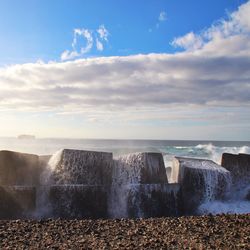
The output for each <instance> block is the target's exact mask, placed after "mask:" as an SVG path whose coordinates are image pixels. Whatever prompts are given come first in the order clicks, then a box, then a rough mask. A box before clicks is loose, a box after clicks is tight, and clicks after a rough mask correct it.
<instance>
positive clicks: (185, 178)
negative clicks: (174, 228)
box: [171, 157, 231, 214]
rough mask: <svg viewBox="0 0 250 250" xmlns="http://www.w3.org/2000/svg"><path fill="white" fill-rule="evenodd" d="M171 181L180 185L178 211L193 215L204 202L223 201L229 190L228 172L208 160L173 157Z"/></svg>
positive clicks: (229, 179)
mask: <svg viewBox="0 0 250 250" xmlns="http://www.w3.org/2000/svg"><path fill="white" fill-rule="evenodd" d="M171 178H172V180H173V181H174V182H176V183H179V184H180V199H179V210H180V213H183V214H194V213H195V212H196V209H197V208H198V206H199V205H200V204H201V203H203V202H206V201H210V200H214V199H223V198H224V196H225V194H226V192H227V191H228V190H229V188H230V184H231V176H230V172H229V171H227V170H226V169H225V168H223V167H221V166H219V165H217V164H216V163H214V162H213V161H210V160H202V159H194V158H184V157H175V159H174V161H173V168H172V176H171Z"/></svg>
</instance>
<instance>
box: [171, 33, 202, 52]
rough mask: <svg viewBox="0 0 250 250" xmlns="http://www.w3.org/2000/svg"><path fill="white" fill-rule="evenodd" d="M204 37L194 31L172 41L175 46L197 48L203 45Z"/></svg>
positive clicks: (187, 48)
mask: <svg viewBox="0 0 250 250" xmlns="http://www.w3.org/2000/svg"><path fill="white" fill-rule="evenodd" d="M203 44H204V42H203V39H202V38H201V37H200V36H198V35H195V34H194V33H193V32H189V33H188V34H186V35H185V36H182V37H178V38H175V39H174V40H173V42H172V45H173V46H174V47H182V48H184V49H186V50H197V49H200V48H201V47H202V46H203Z"/></svg>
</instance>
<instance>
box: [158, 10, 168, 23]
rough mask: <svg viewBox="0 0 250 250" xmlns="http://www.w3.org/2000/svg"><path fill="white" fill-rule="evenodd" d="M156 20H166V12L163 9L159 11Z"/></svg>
mask: <svg viewBox="0 0 250 250" xmlns="http://www.w3.org/2000/svg"><path fill="white" fill-rule="evenodd" d="M158 20H159V21H160V22H163V21H166V20H167V13H166V12H165V11H161V12H160V15H159V17H158Z"/></svg>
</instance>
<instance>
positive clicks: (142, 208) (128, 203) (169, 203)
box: [109, 184, 179, 218]
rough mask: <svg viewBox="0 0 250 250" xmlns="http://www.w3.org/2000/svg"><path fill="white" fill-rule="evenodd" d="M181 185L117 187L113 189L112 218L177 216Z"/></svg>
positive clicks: (110, 203) (110, 208) (110, 202)
mask: <svg viewBox="0 0 250 250" xmlns="http://www.w3.org/2000/svg"><path fill="white" fill-rule="evenodd" d="M178 192H179V185H177V184H138V185H121V186H119V185H116V186H112V189H111V197H110V198H111V200H110V201H109V205H110V207H109V211H110V212H109V214H110V217H111V218H149V217H162V216H177V215H178V207H177V204H178V202H177V199H178Z"/></svg>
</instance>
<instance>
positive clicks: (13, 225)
mask: <svg viewBox="0 0 250 250" xmlns="http://www.w3.org/2000/svg"><path fill="white" fill-rule="evenodd" d="M52 247H53V248H55V249H65V248H68V249H154V248H156V249H161V248H162V249H185V248H186V249H188V248H190V249H215V248H216V249H249V247H250V213H248V214H241V215H240V214H231V215H229V214H221V215H214V216H213V215H206V216H186V217H166V218H149V219H113V220H111V219H109V220H63V219H55V220H54V219H48V220H38V221H35V220H1V221H0V248H1V249H24V248H25V249H27V248H29V249H37V248H38V249H44V248H52Z"/></svg>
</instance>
